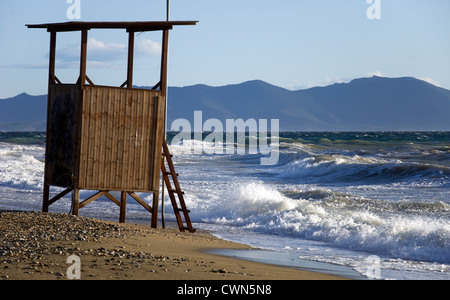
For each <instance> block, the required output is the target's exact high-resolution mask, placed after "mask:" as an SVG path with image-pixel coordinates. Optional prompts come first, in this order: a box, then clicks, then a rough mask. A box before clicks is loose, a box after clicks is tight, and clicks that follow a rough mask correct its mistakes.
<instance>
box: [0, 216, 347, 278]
mask: <svg viewBox="0 0 450 300" xmlns="http://www.w3.org/2000/svg"><path fill="white" fill-rule="evenodd" d="M0 233H1V235H0V280H66V279H67V270H68V268H69V267H71V264H70V263H67V259H68V258H69V256H72V255H76V256H77V257H79V259H80V268H79V270H80V274H81V279H82V280H345V279H346V278H343V277H340V276H336V275H332V274H327V273H320V272H315V271H314V272H313V271H303V270H299V269H297V268H295V267H287V266H281V265H274V264H268V263H262V262H255V261H250V260H245V259H242V258H235V257H230V256H226V255H222V254H220V250H226V249H228V250H249V249H250V247H249V246H248V245H243V244H238V243H234V242H230V241H225V240H222V239H219V238H217V237H214V236H213V235H211V234H209V233H207V232H203V231H200V232H197V233H195V234H190V233H181V232H179V231H178V229H174V228H173V229H172V228H168V229H151V228H150V227H149V226H148V225H140V224H129V223H126V224H119V223H115V222H110V221H103V220H98V219H89V218H85V217H74V216H71V215H68V214H52V213H48V214H46V213H40V212H27V211H23V212H9V211H2V210H0ZM215 251H216V252H217V254H216V253H212V252H215Z"/></svg>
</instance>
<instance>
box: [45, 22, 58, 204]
mask: <svg viewBox="0 0 450 300" xmlns="http://www.w3.org/2000/svg"><path fill="white" fill-rule="evenodd" d="M55 60H56V32H54V31H52V32H50V55H49V70H48V93H47V95H50V88H51V85H52V84H53V83H54V82H55V80H54V78H55ZM48 97H49V96H47V137H48V133H49V130H50V104H49V103H50V101H49V98H48ZM45 152H46V156H45V166H44V170H45V174H47V167H48V163H47V154H48V153H49V144H48V143H46V146H45ZM49 201H50V185H48V184H47V180H46V175H44V192H43V201H42V211H43V212H48V208H49Z"/></svg>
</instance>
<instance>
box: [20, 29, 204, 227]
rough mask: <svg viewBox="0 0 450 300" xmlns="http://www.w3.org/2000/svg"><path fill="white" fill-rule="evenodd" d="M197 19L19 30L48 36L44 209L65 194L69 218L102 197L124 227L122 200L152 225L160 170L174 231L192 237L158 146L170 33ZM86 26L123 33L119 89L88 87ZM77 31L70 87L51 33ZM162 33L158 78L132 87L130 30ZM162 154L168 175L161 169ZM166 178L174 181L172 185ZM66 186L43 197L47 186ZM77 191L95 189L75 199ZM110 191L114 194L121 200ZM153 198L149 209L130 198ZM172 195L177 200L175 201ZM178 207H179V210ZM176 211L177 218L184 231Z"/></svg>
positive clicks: (155, 219) (162, 140)
mask: <svg viewBox="0 0 450 300" xmlns="http://www.w3.org/2000/svg"><path fill="white" fill-rule="evenodd" d="M196 23H197V21H167V22H164V21H162V22H67V23H52V24H40V25H26V26H27V27H28V28H43V29H47V31H48V32H50V64H49V83H48V107H47V144H46V156H45V176H44V196H43V211H44V212H48V210H49V206H50V205H52V204H53V203H55V202H56V201H58V200H59V199H61V198H62V197H64V196H65V195H67V194H69V193H72V213H73V214H74V215H78V212H79V209H81V208H83V207H84V206H86V205H87V204H89V203H91V202H93V201H95V200H97V199H98V198H100V197H102V196H106V197H107V198H109V199H110V200H111V201H112V202H114V203H115V204H117V205H118V206H119V207H120V217H119V221H120V222H125V213H126V201H127V195H129V196H131V197H132V198H133V199H135V200H136V201H137V202H138V203H139V204H141V205H142V206H143V207H144V208H145V209H146V210H148V211H149V212H150V213H151V214H152V220H151V224H152V227H154V228H156V227H157V224H158V206H159V202H158V199H159V192H160V180H161V173H162V175H163V178H164V180H165V183H166V185H167V189H168V192H169V196H170V199H171V201H172V205H173V208H174V212H175V216H176V218H177V222H178V226H179V228H180V230H181V231H185V230H188V231H189V232H193V231H194V229H193V228H192V224H191V222H190V219H189V211H188V210H187V209H186V205H185V204H184V199H183V192H182V191H181V189H180V187H179V183H178V179H177V177H178V175H177V174H176V173H175V170H174V168H173V164H172V160H171V155H170V153H169V152H168V147H167V144H166V141H165V136H164V131H165V117H166V92H167V61H168V45H169V31H170V30H172V29H173V27H174V26H183V25H196ZM92 29H124V30H126V31H127V32H128V68H127V77H126V80H125V82H124V83H123V84H122V85H121V86H120V87H112V86H100V85H95V84H94V83H93V82H92V80H91V79H90V78H89V76H88V75H87V73H86V63H87V43H88V32H89V31H90V30H92ZM73 31H80V32H81V56H80V75H79V77H78V81H77V82H76V83H74V84H65V83H62V82H61V81H60V80H59V79H58V77H57V76H56V75H55V59H56V35H57V33H59V32H73ZM147 31H162V51H161V70H160V81H159V82H158V83H157V84H156V85H155V86H154V88H153V89H151V90H150V89H137V88H133V57H134V39H135V34H136V32H147ZM163 157H165V158H166V159H167V163H168V167H169V171H167V170H166V163H165V159H164V158H163ZM169 176H171V177H172V179H173V184H174V185H175V187H174V188H172V186H171V183H170V180H169ZM51 186H55V187H61V188H65V190H64V191H62V192H61V193H59V194H58V195H56V196H54V197H53V198H50V187H51ZM80 190H93V191H98V192H97V193H96V194H94V195H93V196H91V197H89V198H88V199H85V200H84V201H82V202H80ZM111 191H118V192H121V197H120V199H117V198H116V197H114V196H113V194H112V193H110V192H111ZM137 192H142V193H152V194H153V203H152V206H150V205H149V204H147V203H146V202H145V201H143V200H142V199H141V198H140V197H139V196H138V195H137V194H136V193H137ZM176 196H178V202H177V200H176ZM179 205H180V206H179ZM180 212H181V213H183V214H184V218H185V222H186V226H185V225H184V223H183V220H182V218H181V215H180Z"/></svg>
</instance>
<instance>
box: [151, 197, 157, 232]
mask: <svg viewBox="0 0 450 300" xmlns="http://www.w3.org/2000/svg"><path fill="white" fill-rule="evenodd" d="M158 202H159V192H154V193H153V206H152V209H153V213H152V228H158Z"/></svg>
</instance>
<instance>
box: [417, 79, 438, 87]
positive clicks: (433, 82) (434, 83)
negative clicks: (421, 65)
mask: <svg viewBox="0 0 450 300" xmlns="http://www.w3.org/2000/svg"><path fill="white" fill-rule="evenodd" d="M418 79H420V80H423V81H425V82H428V83H429V84H432V85H435V86H437V87H442V86H441V84H440V83H439V82H437V81H436V80H434V79H433V78H429V77H425V78H418Z"/></svg>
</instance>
